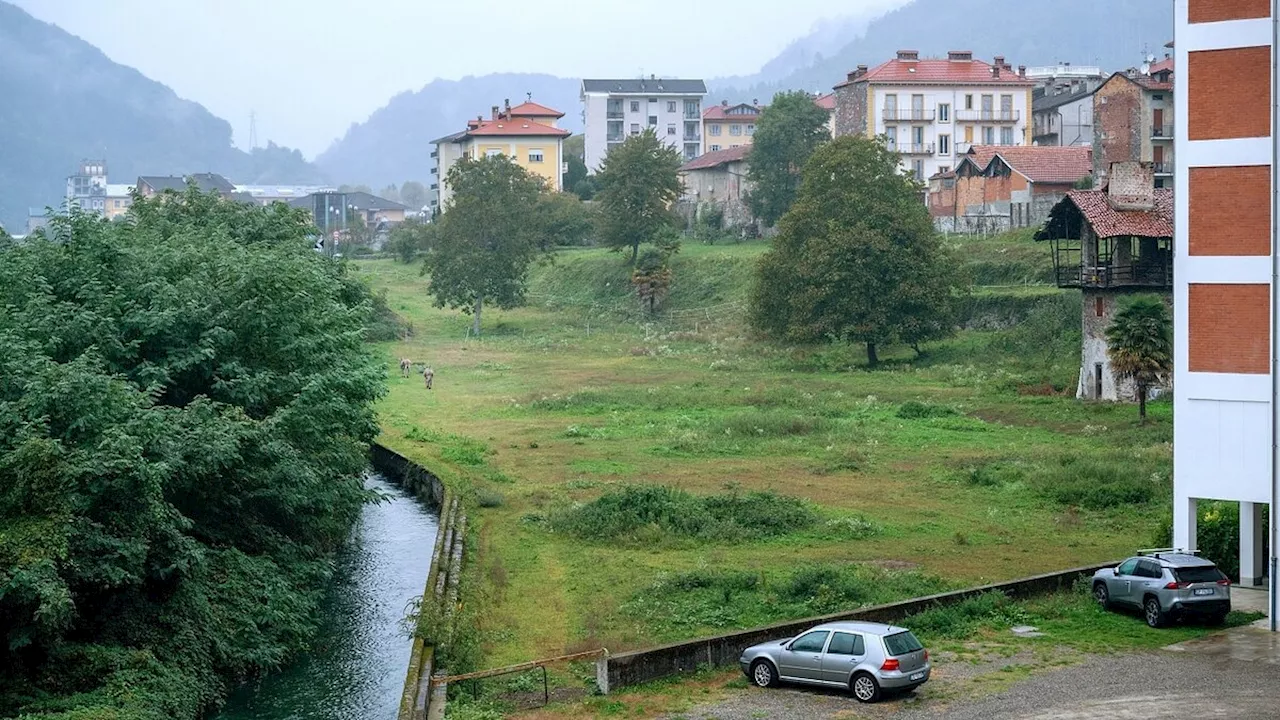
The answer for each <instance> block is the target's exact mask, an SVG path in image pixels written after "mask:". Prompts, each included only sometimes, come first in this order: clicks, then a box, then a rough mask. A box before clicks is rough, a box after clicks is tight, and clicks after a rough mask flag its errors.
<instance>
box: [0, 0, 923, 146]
mask: <svg viewBox="0 0 1280 720" xmlns="http://www.w3.org/2000/svg"><path fill="white" fill-rule="evenodd" d="M10 2H14V3H15V4H17V5H18V6H19V7H21V8H23V9H24V10H26V11H27V12H29V13H31V14H32V15H34V16H35V17H37V18H39V19H41V20H44V21H46V22H51V23H53V24H55V25H58V26H59V27H61V28H63V29H64V30H67V31H68V32H70V33H72V34H74V35H78V36H80V37H81V38H83V39H84V40H86V41H88V42H89V43H91V44H93V45H96V46H97V47H98V48H99V49H101V50H102V51H103V52H104V53H106V54H107V56H108V57H110V58H111V59H112V60H114V61H116V62H118V63H121V64H124V65H129V66H131V67H134V68H137V69H138V70H139V71H141V72H142V73H143V74H144V75H146V76H147V77H149V78H151V79H153V80H157V81H159V82H162V83H164V84H166V85H168V86H169V87H171V88H173V90H174V91H175V92H177V93H178V95H180V96H182V97H184V98H187V99H189V100H195V101H196V102H199V103H201V104H202V105H204V106H205V107H206V108H208V109H209V110H210V111H211V112H213V113H214V114H215V115H217V116H219V117H221V118H223V119H225V120H227V121H228V122H230V123H231V126H232V128H233V129H234V130H235V142H236V144H237V145H238V146H240V147H242V148H247V147H248V146H249V126H250V125H249V117H250V113H253V115H254V117H255V121H256V127H257V140H258V144H259V145H265V144H266V141H267V140H272V141H275V142H276V143H277V144H280V145H288V146H290V147H296V148H298V149H300V150H302V152H303V154H304V155H306V156H307V157H308V158H314V157H315V156H316V155H317V154H319V153H320V152H322V151H323V150H324V149H325V148H327V147H328V146H329V144H330V143H331V142H333V141H334V140H335V139H337V138H338V137H340V136H341V135H342V134H343V133H344V132H346V129H347V127H348V126H350V125H351V124H352V123H354V122H361V121H363V120H365V119H366V118H368V116H369V115H370V114H371V113H372V112H373V111H375V110H377V109H378V108H380V107H382V106H383V105H385V104H386V103H387V101H388V100H390V99H391V98H392V97H393V96H395V95H396V94H398V93H400V92H404V91H412V90H417V89H419V88H421V87H422V86H423V85H425V84H427V83H428V82H430V81H431V80H433V79H436V78H444V79H450V80H458V79H461V78H462V77H465V76H467V75H484V74H487V73H492V72H545V73H550V74H553V75H559V76H562V77H584V76H586V77H634V76H636V75H639V74H640V73H642V72H643V73H645V74H650V73H653V74H658V75H666V76H668V77H701V78H713V77H722V76H726V75H745V74H750V73H754V72H756V71H757V70H759V68H760V66H761V65H763V64H764V63H766V62H768V61H769V60H770V59H772V58H773V57H774V56H775V55H777V54H778V52H779V51H781V50H782V49H783V48H785V47H786V46H787V45H788V44H789V43H790V42H791V41H792V40H794V39H796V38H798V37H801V36H803V35H805V34H807V33H808V32H810V31H811V30H812V29H813V28H814V27H815V24H816V23H819V22H821V21H822V20H823V19H824V18H834V17H838V16H844V15H856V14H861V13H862V12H867V11H871V12H879V11H884V10H886V9H889V8H892V7H894V6H897V5H901V4H904V3H905V2H906V0H785V1H780V0H689V1H686V2H680V1H679V0H677V1H676V2H661V3H628V2H617V0H613V1H609V0H560V1H559V2H529V0H469V1H464V2H455V1H446V0H362V1H360V2H356V1H354V0H160V1H159V2H157V1H156V0H10Z"/></svg>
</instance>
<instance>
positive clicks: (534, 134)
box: [432, 101, 571, 210]
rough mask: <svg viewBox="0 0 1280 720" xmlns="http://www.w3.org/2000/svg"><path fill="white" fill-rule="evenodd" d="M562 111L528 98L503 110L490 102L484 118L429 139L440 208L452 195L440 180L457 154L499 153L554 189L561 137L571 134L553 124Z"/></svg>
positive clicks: (558, 183) (560, 173)
mask: <svg viewBox="0 0 1280 720" xmlns="http://www.w3.org/2000/svg"><path fill="white" fill-rule="evenodd" d="M562 117H564V113H562V112H560V111H558V110H553V109H551V108H548V107H545V106H543V105H539V104H537V103H535V102H532V101H529V102H524V103H521V104H520V105H517V106H515V107H511V105H510V103H507V104H506V107H505V108H503V109H500V108H498V106H496V105H495V106H494V107H493V108H492V112H491V114H490V118H489V119H488V120H486V119H484V117H483V116H480V117H477V118H476V119H475V120H471V121H468V122H467V129H466V130H463V131H461V132H457V133H454V134H452V135H446V136H445V137H442V138H440V139H439V140H436V141H435V143H434V144H435V145H436V151H435V153H433V155H434V156H435V158H436V167H435V168H433V169H432V174H433V175H435V176H436V180H435V183H433V186H435V185H438V187H435V188H434V189H436V190H438V194H439V196H438V198H437V199H436V200H433V201H432V202H433V203H435V204H436V205H437V206H438V207H439V208H440V209H441V210H443V209H444V207H445V205H446V204H448V202H449V199H450V196H451V195H452V193H451V192H450V190H449V187H448V183H447V182H446V179H447V178H448V176H449V169H450V168H452V167H453V165H454V163H456V162H457V161H458V160H460V159H461V158H463V157H469V158H472V159H473V160H479V159H480V158H482V157H492V156H495V155H505V156H506V157H509V158H511V159H512V160H514V161H515V162H516V164H517V165H519V166H520V167H522V168H524V169H525V170H528V171H529V172H530V173H531V174H533V175H537V176H539V177H541V178H543V179H544V180H545V181H546V183H547V187H548V188H550V189H551V190H554V191H556V192H560V191H561V190H562V189H563V187H562V184H563V177H564V171H565V167H564V163H565V161H564V139H565V138H566V137H568V136H569V135H570V134H571V133H570V132H569V131H568V130H563V129H561V128H558V127H556V124H557V122H558V121H559V120H560V118H562Z"/></svg>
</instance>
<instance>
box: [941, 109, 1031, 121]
mask: <svg viewBox="0 0 1280 720" xmlns="http://www.w3.org/2000/svg"><path fill="white" fill-rule="evenodd" d="M955 112H956V120H957V121H959V122H990V123H1001V122H1018V121H1019V120H1021V119H1022V113H1021V111H1018V110H956V111H955Z"/></svg>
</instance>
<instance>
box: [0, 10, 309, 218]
mask: <svg viewBox="0 0 1280 720" xmlns="http://www.w3.org/2000/svg"><path fill="white" fill-rule="evenodd" d="M231 137H232V135H231V126H230V125H229V124H228V123H227V122H226V121H225V120H223V119H221V118H219V117H216V116H215V115H213V114H212V113H210V112H209V111H208V110H206V109H205V108H204V107H203V106H202V105H200V104H199V103H196V102H192V101H190V100H184V99H182V98H180V97H178V95H177V94H176V93H174V92H173V90H171V89H170V88H169V87H167V86H165V85H163V84H161V83H158V82H156V81H154V80H151V79H149V78H147V77H146V76H144V75H143V74H142V73H140V72H138V71H137V70H134V69H133V68H130V67H127V66H124V65H120V64H118V63H116V62H113V61H112V60H111V59H110V58H108V57H107V56H106V55H105V54H103V53H102V51H100V50H98V49H97V48H96V47H94V46H93V45H90V44H89V43H87V42H85V41H84V40H81V39H80V38H78V37H76V36H74V35H71V34H70V33H68V32H66V31H64V30H62V29H61V28H59V27H57V26H55V25H51V24H49V23H46V22H43V21H40V20H37V19H36V18H33V17H32V16H30V15H28V14H27V13H26V12H25V11H23V10H21V9H19V8H17V7H15V6H14V5H11V4H9V3H6V2H3V0H0V155H2V156H3V162H0V223H3V224H4V226H5V227H6V228H8V229H9V231H10V232H14V233H23V232H25V231H26V218H27V210H28V208H43V207H45V206H54V207H57V206H59V205H60V204H61V203H62V201H63V198H64V196H65V193H66V177H67V176H68V175H70V174H71V173H72V172H74V171H75V169H76V167H77V166H78V165H79V163H80V161H81V160H82V159H86V158H88V159H95V160H105V161H106V164H107V170H108V173H109V179H110V180H111V181H112V182H114V183H123V184H132V183H133V182H134V181H135V180H136V179H137V178H138V176H139V175H184V174H189V173H196V172H216V173H220V174H222V175H225V176H226V177H227V178H229V179H231V180H232V181H234V182H238V183H312V182H323V181H324V177H323V175H322V173H321V172H320V171H319V170H318V169H317V168H316V167H315V166H314V165H312V164H311V163H308V162H307V161H306V160H305V159H304V158H303V157H302V154H301V153H299V152H298V151H296V150H290V149H289V148H285V147H280V146H277V145H275V144H268V146H267V147H265V148H257V149H255V150H254V151H253V152H251V153H246V152H243V151H241V150H238V149H236V148H235V147H234V146H233V145H232V142H231Z"/></svg>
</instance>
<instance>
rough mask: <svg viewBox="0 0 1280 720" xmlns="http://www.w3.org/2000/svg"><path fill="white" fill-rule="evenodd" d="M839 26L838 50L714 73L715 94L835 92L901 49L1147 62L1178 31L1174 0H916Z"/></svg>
mask: <svg viewBox="0 0 1280 720" xmlns="http://www.w3.org/2000/svg"><path fill="white" fill-rule="evenodd" d="M834 29H835V31H836V32H837V33H847V35H846V37H845V42H844V44H843V46H841V47H840V48H839V49H838V50H836V51H834V52H832V53H830V54H828V53H825V52H822V51H820V50H812V51H810V52H811V54H812V55H813V56H814V57H815V58H816V59H815V61H814V62H812V63H810V64H808V65H806V66H804V67H801V68H797V69H794V70H792V71H791V72H788V73H786V74H783V75H781V76H780V77H779V76H774V77H771V76H770V75H769V73H766V72H764V71H762V72H761V73H759V74H757V75H753V76H751V77H748V78H725V79H723V80H718V81H713V82H712V83H711V86H712V87H711V90H712V97H716V98H719V97H721V96H723V97H724V98H725V99H728V100H731V101H744V100H750V99H751V98H760V99H761V100H762V101H763V100H765V99H766V98H769V97H772V95H773V93H775V92H777V91H778V90H784V89H803V90H809V91H821V92H829V91H830V90H831V87H832V86H833V85H835V84H836V83H838V82H840V81H841V80H843V79H844V78H845V76H846V74H847V73H848V72H849V71H850V70H853V69H854V68H855V67H857V66H858V65H867V66H870V67H875V66H876V65H878V64H880V63H881V62H884V61H885V60H888V59H890V58H892V57H893V56H894V53H895V52H897V51H898V50H901V49H911V50H919V51H920V56H921V57H946V52H947V51H948V50H972V51H973V52H974V56H975V57H978V58H982V59H984V60H986V61H987V62H991V59H992V58H994V57H995V56H996V55H1003V56H1004V57H1005V58H1006V60H1007V61H1008V62H1010V63H1012V64H1013V65H1028V66H1031V65H1053V64H1055V63H1057V62H1059V61H1066V62H1070V63H1072V64H1073V65H1100V66H1102V67H1103V68H1104V69H1108V70H1122V69H1124V68H1128V67H1133V66H1136V65H1139V64H1141V63H1142V56H1143V54H1144V53H1147V52H1149V53H1153V54H1156V55H1159V54H1161V53H1162V52H1163V48H1164V44H1165V43H1167V42H1168V41H1170V40H1172V39H1173V2H1172V0H1074V1H1073V2H1070V3H1062V2H1056V1H1051V0H913V2H911V3H910V4H908V5H905V6H903V7H900V8H898V9H897V10H894V11H892V12H889V13H886V14H885V15H883V16H881V17H879V18H876V19H875V20H873V21H871V22H870V23H869V24H868V25H866V27H865V29H864V30H862V31H861V32H858V31H857V29H856V24H853V25H850V26H843V25H841V24H839V23H837V24H836V25H835V28H834ZM829 45H830V39H829V38H828V37H825V36H824V35H822V34H815V35H811V36H809V37H807V38H804V39H803V40H802V41H800V43H799V46H797V45H796V44H793V46H792V47H789V48H788V49H787V50H786V51H784V53H783V56H786V55H787V54H788V53H790V54H791V55H797V54H798V55H801V56H802V55H803V54H804V53H805V52H806V50H808V49H809V48H811V47H812V48H819V47H824V46H825V47H829ZM820 52H821V55H819V53H820ZM783 56H780V59H781V58H782V57H783ZM775 62H776V61H775ZM765 67H766V68H767V67H769V66H768V65H766V66H765Z"/></svg>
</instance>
